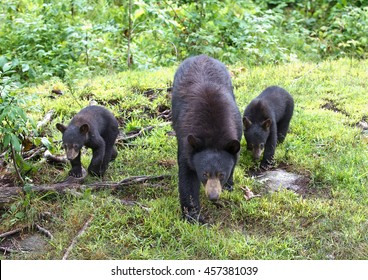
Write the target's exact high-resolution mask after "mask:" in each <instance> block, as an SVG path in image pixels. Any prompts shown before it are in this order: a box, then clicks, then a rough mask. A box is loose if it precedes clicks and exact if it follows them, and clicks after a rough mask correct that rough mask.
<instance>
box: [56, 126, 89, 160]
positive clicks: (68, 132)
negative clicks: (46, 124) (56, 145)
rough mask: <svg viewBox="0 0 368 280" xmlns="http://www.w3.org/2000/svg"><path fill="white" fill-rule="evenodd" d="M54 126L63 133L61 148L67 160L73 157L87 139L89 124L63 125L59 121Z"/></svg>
mask: <svg viewBox="0 0 368 280" xmlns="http://www.w3.org/2000/svg"><path fill="white" fill-rule="evenodd" d="M56 128H57V129H58V130H59V131H60V132H61V133H62V134H63V148H64V150H65V153H66V157H67V158H68V160H73V159H75V158H76V157H77V156H78V155H79V153H80V150H81V149H82V147H83V146H84V144H85V142H86V141H87V139H88V131H89V125H88V124H82V125H81V126H77V125H69V126H65V125H63V124H61V123H57V124H56Z"/></svg>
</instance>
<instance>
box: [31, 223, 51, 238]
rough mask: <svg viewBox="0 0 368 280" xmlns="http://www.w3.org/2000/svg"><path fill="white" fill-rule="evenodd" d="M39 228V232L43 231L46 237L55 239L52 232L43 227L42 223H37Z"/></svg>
mask: <svg viewBox="0 0 368 280" xmlns="http://www.w3.org/2000/svg"><path fill="white" fill-rule="evenodd" d="M35 226H36V228H37V230H38V231H39V232H41V233H42V234H44V235H45V236H46V237H48V238H50V239H54V236H53V235H52V234H51V232H49V231H48V230H47V229H45V228H43V227H41V226H40V225H38V224H35Z"/></svg>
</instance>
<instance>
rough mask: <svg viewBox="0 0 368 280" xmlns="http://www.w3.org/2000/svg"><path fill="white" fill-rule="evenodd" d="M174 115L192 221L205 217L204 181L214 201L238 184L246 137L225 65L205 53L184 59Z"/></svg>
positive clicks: (185, 209) (182, 187) (186, 210)
mask: <svg viewBox="0 0 368 280" xmlns="http://www.w3.org/2000/svg"><path fill="white" fill-rule="evenodd" d="M172 115H173V128H174V130H175V132H176V137H177V143H178V154H177V156H178V165H179V194H180V204H181V209H182V213H183V216H184V218H185V219H187V220H188V221H199V222H202V223H203V222H204V219H203V217H202V215H200V203H199V189H200V184H201V182H202V183H203V185H204V186H205V193H206V196H207V197H208V199H210V200H213V201H214V200H217V199H218V198H219V197H220V194H221V191H222V189H228V190H232V188H233V172H234V168H235V164H236V162H237V159H238V156H239V150H240V140H241V137H242V119H241V114H240V112H239V109H238V106H237V105H236V102H235V97H234V94H233V86H232V83H231V78H230V75H229V72H228V71H227V69H226V67H225V65H224V64H222V63H221V62H219V61H218V60H215V59H213V58H210V57H208V56H205V55H200V56H195V57H191V58H188V59H186V60H184V61H183V62H182V64H181V65H180V66H179V68H178V70H177V72H176V74H175V77H174V84H173V90H172Z"/></svg>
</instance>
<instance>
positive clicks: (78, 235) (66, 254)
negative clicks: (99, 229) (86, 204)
mask: <svg viewBox="0 0 368 280" xmlns="http://www.w3.org/2000/svg"><path fill="white" fill-rule="evenodd" d="M92 219H93V216H90V217H89V219H88V220H87V222H85V224H84V226H83V227H82V229H81V230H80V231H79V232H78V234H77V235H76V236H75V237H74V238H73V240H72V243H70V245H69V247H68V249H67V250H66V252H65V254H64V256H63V258H62V260H66V259H67V258H68V256H69V254H70V252H71V251H72V250H73V248H74V246H75V244H77V240H78V238H79V237H80V236H81V235H82V234H83V233H84V232H85V231H86V230H87V227H88V226H89V224H90V223H91V222H92Z"/></svg>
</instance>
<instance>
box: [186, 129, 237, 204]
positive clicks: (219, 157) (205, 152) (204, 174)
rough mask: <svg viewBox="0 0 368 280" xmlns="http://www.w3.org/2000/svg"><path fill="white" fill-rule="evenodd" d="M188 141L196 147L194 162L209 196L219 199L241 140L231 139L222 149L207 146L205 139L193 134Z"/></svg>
mask: <svg viewBox="0 0 368 280" xmlns="http://www.w3.org/2000/svg"><path fill="white" fill-rule="evenodd" d="M188 142H189V144H190V145H191V146H192V147H193V148H194V154H193V157H192V164H193V166H194V168H195V170H196V173H197V176H198V179H199V181H201V182H202V184H203V185H204V188H205V193H206V196H207V198H208V199H209V200H213V201H214V200H218V199H219V198H220V194H221V192H222V189H223V188H224V186H225V184H226V183H227V181H228V179H229V177H230V175H231V171H232V170H233V168H234V166H235V163H236V160H237V154H238V153H239V150H240V142H239V141H238V140H231V141H229V142H228V143H227V144H226V145H225V146H224V147H221V148H220V149H213V148H205V146H204V141H202V140H201V139H198V138H196V137H194V136H192V135H189V136H188Z"/></svg>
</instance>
